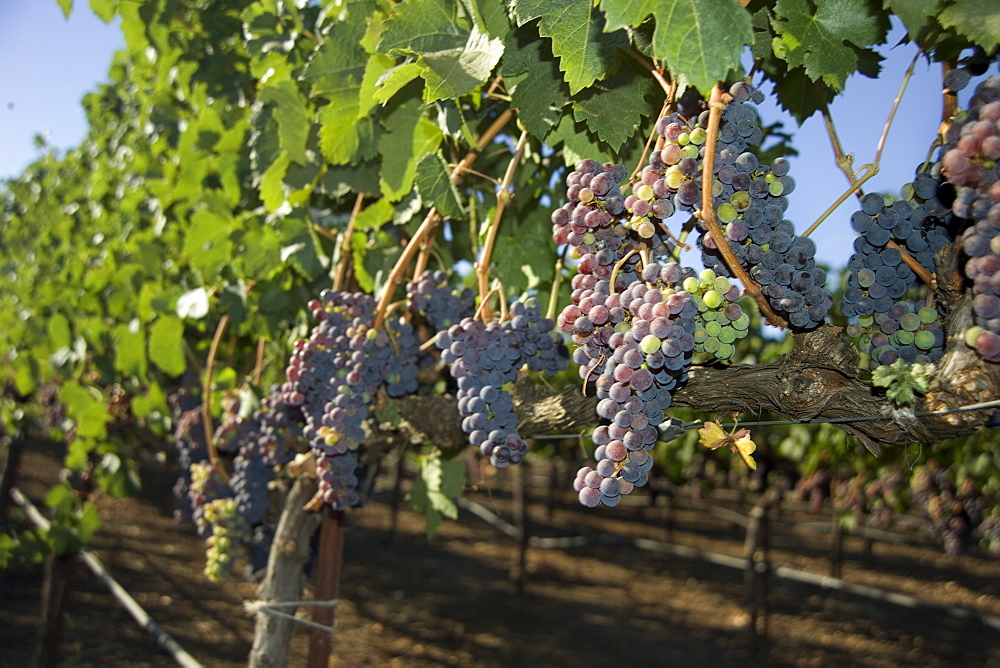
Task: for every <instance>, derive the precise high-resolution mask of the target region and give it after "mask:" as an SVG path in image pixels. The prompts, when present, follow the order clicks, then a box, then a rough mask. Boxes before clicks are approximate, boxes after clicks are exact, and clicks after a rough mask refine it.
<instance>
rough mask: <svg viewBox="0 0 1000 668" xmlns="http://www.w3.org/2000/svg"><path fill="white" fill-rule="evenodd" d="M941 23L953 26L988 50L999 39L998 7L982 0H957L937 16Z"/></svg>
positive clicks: (948, 26) (994, 46)
mask: <svg viewBox="0 0 1000 668" xmlns="http://www.w3.org/2000/svg"><path fill="white" fill-rule="evenodd" d="M938 18H939V20H940V21H941V25H943V26H945V27H946V28H954V29H955V30H957V31H958V32H960V33H961V34H963V35H965V36H966V37H968V38H969V39H971V40H972V41H974V42H976V43H977V44H979V45H980V46H981V47H983V48H984V49H986V51H987V52H988V51H990V50H991V49H995V48H996V46H997V42H998V41H1000V7H997V3H996V2H995V1H994V2H983V0H958V1H957V2H956V3H955V4H953V5H951V6H949V7H945V8H944V10H943V11H942V12H941V15H940V16H939V17H938Z"/></svg>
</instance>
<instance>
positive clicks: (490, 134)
mask: <svg viewBox="0 0 1000 668" xmlns="http://www.w3.org/2000/svg"><path fill="white" fill-rule="evenodd" d="M513 116H514V112H513V111H512V110H511V109H507V110H506V111H504V112H503V113H502V114H500V115H499V116H498V117H497V119H496V120H495V121H493V124H492V125H490V127H489V128H487V129H486V131H485V132H484V133H483V134H482V135H480V137H479V141H478V142H477V143H476V146H475V147H473V148H472V149H470V150H469V152H468V153H466V154H465V157H464V158H462V159H461V160H460V161H459V163H458V164H457V165H455V168H454V169H452V170H451V175H450V177H451V182H452V183H458V182H459V181H461V180H462V174H464V173H465V170H466V169H468V167H469V165H471V164H472V163H473V162H475V161H476V158H478V157H479V154H480V153H482V152H483V149H485V148H486V147H487V146H488V145H489V143H490V142H491V141H493V138H494V137H496V136H497V135H498V134H500V131H501V130H503V128H504V126H505V125H507V123H508V122H509V121H510V119H511V118H512V117H513ZM440 220H441V216H440V214H439V213H438V211H437V208H436V207H431V209H430V211H428V212H427V216H426V217H425V218H424V220H423V222H422V223H420V227H419V228H418V229H417V231H416V233H415V234H414V235H413V238H411V239H410V242H409V243H408V244H407V245H406V248H404V249H403V253H402V255H400V256H399V259H398V260H396V264H395V265H393V267H392V271H390V272H389V277H388V278H387V279H386V283H385V288H384V292H383V293H382V296H381V297H380V298H379V301H378V306H376V308H375V323H374V324H375V328H376V329H378V328H380V327H381V326H382V323H383V322H384V321H385V310H386V309H387V308H388V307H389V304H390V303H391V302H392V295H393V293H394V292H395V291H396V286H397V285H399V282H400V281H401V280H402V279H403V274H404V273H405V272H406V268H407V267H409V266H410V262H412V261H413V256H414V255H416V253H417V249H419V248H420V246H421V245H422V244H423V242H424V239H431V238H433V232H434V231H435V230H436V229H437V224H438V223H439V222H440Z"/></svg>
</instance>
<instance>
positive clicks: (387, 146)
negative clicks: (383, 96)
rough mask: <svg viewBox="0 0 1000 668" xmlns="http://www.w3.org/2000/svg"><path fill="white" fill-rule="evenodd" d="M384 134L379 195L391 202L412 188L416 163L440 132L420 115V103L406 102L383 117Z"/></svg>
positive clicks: (433, 147) (380, 148) (434, 145)
mask: <svg viewBox="0 0 1000 668" xmlns="http://www.w3.org/2000/svg"><path fill="white" fill-rule="evenodd" d="M383 127H384V129H385V132H383V133H382V134H381V135H380V136H379V141H378V151H379V154H380V155H381V156H382V175H381V179H380V185H381V188H382V194H383V195H385V196H386V197H388V198H389V200H390V201H393V202H395V201H396V200H398V199H400V198H401V197H402V196H403V195H405V194H406V193H407V192H409V190H410V188H412V187H413V178H414V175H415V173H416V169H417V160H418V159H419V158H420V157H423V156H424V155H426V154H427V153H433V152H434V151H436V150H437V147H438V144H439V143H440V142H441V138H442V137H443V136H444V133H442V132H441V129H440V128H438V126H437V124H436V123H434V122H433V121H431V120H430V119H428V118H426V117H424V116H423V114H422V111H421V108H420V104H419V102H417V101H416V100H414V99H410V100H408V101H407V102H406V103H404V104H401V105H400V106H399V107H397V108H396V109H394V110H393V111H392V113H390V114H388V115H387V116H386V117H384V118H383Z"/></svg>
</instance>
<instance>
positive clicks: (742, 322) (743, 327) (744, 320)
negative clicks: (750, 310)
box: [732, 313, 750, 332]
mask: <svg viewBox="0 0 1000 668" xmlns="http://www.w3.org/2000/svg"><path fill="white" fill-rule="evenodd" d="M732 324H733V327H735V328H736V329H738V330H740V331H743V332H745V331H747V330H748V329H749V328H750V316H748V315H747V314H746V313H744V314H743V315H741V316H740V317H738V318H737V319H736V320H733V323H732Z"/></svg>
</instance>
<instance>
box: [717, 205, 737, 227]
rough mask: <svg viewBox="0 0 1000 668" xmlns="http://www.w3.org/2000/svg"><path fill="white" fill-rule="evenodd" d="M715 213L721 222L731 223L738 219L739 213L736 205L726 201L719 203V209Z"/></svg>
mask: <svg viewBox="0 0 1000 668" xmlns="http://www.w3.org/2000/svg"><path fill="white" fill-rule="evenodd" d="M715 215H716V217H717V218H718V219H719V222H720V223H731V222H733V221H734V220H736V218H737V216H738V213H737V211H736V207H735V206H733V205H732V204H730V203H729V202H726V203H725V204H720V205H719V209H718V211H716V212H715Z"/></svg>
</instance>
